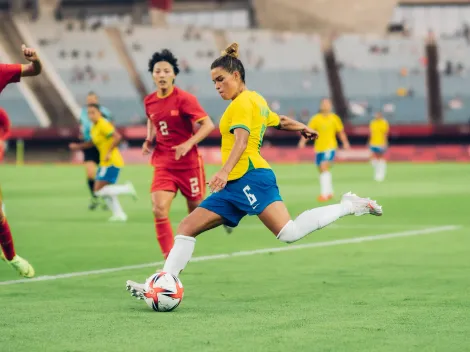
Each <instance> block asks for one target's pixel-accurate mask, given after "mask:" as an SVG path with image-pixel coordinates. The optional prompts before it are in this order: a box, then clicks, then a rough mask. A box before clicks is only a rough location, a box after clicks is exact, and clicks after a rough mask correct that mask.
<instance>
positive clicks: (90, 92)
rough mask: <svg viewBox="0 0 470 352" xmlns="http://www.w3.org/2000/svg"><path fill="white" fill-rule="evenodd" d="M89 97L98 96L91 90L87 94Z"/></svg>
mask: <svg viewBox="0 0 470 352" xmlns="http://www.w3.org/2000/svg"><path fill="white" fill-rule="evenodd" d="M90 95H94V96H96V97H97V96H98V95H97V94H96V93H95V92H93V91H92V90H90V91H89V92H88V96H90Z"/></svg>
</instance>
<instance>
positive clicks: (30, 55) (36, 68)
mask: <svg viewBox="0 0 470 352" xmlns="http://www.w3.org/2000/svg"><path fill="white" fill-rule="evenodd" d="M21 50H22V51H23V55H24V57H25V59H26V60H28V61H30V62H31V63H29V64H27V65H21V77H30V76H37V75H38V74H40V73H41V71H42V65H41V60H39V57H38V55H37V53H36V50H35V49H31V48H27V47H26V45H24V44H23V45H22V46H21Z"/></svg>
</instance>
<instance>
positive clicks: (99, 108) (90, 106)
mask: <svg viewBox="0 0 470 352" xmlns="http://www.w3.org/2000/svg"><path fill="white" fill-rule="evenodd" d="M87 106H88V107H89V108H95V109H97V110H98V111H99V112H100V113H101V106H100V104H88V105H87Z"/></svg>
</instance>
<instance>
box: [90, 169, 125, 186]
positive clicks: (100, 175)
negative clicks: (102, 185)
mask: <svg viewBox="0 0 470 352" xmlns="http://www.w3.org/2000/svg"><path fill="white" fill-rule="evenodd" d="M120 171H121V169H120V168H119V167H116V166H100V167H99V168H98V171H97V172H96V178H95V179H96V181H106V182H108V183H111V184H115V183H116V181H117V179H118V177H119V172H120Z"/></svg>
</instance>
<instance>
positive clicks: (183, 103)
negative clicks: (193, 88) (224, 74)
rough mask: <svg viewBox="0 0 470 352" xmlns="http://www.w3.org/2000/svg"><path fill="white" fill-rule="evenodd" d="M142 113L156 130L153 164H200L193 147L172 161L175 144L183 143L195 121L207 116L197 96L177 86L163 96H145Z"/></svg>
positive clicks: (173, 166)
mask: <svg viewBox="0 0 470 352" xmlns="http://www.w3.org/2000/svg"><path fill="white" fill-rule="evenodd" d="M144 105H145V112H146V114H147V118H148V119H150V120H151V121H152V123H153V125H154V126H155V129H156V132H157V133H156V142H157V143H156V146H155V149H154V150H153V154H152V165H153V166H155V167H161V168H165V169H193V168H197V167H199V166H200V162H199V152H198V150H197V146H194V147H193V148H192V149H191V150H190V151H189V152H188V153H187V154H186V155H185V156H183V157H181V158H180V159H179V160H175V151H174V150H173V149H171V148H172V147H174V146H177V145H179V144H182V143H184V142H186V141H187V140H188V139H189V138H191V136H192V135H193V134H194V123H195V122H197V121H200V120H202V119H204V118H206V117H207V116H208V115H207V113H206V112H205V111H204V109H203V108H202V107H201V105H200V104H199V102H198V101H197V99H196V97H195V96H194V95H192V94H189V93H188V92H185V91H184V90H182V89H179V88H178V87H174V89H173V92H171V94H170V95H168V96H167V97H165V98H159V97H158V96H157V93H155V92H154V93H152V94H150V95H147V97H145V100H144Z"/></svg>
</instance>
